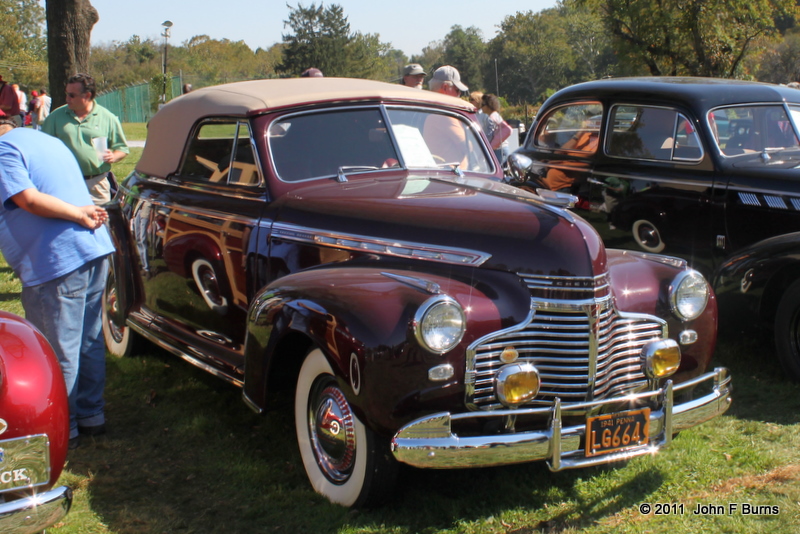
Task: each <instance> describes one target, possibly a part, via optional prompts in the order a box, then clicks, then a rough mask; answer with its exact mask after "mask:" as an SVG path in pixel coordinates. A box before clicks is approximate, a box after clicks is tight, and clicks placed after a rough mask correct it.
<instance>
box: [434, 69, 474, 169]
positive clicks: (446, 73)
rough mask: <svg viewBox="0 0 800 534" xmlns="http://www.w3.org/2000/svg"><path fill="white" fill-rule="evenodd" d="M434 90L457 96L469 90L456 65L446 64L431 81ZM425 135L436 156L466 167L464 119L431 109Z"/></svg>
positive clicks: (443, 160)
mask: <svg viewBox="0 0 800 534" xmlns="http://www.w3.org/2000/svg"><path fill="white" fill-rule="evenodd" d="M428 87H429V88H430V90H431V91H435V92H437V93H442V94H443V95H448V96H452V97H455V98H458V97H459V95H460V94H461V91H468V90H469V89H468V88H467V86H466V85H464V84H463V83H461V75H460V74H459V73H458V70H456V68H455V67H451V66H450V65H445V66H444V67H439V68H438V69H436V70H435V71H434V73H433V77H432V78H431V79H430V81H428ZM423 137H424V138H425V141H426V142H427V143H428V148H430V150H431V154H433V156H434V158H437V159H438V160H439V161H441V162H443V163H447V164H450V165H457V166H459V167H461V168H462V169H466V168H467V164H468V162H467V156H466V151H465V150H464V146H465V144H466V142H467V134H466V132H465V131H464V124H463V123H462V121H460V120H458V119H456V118H455V117H451V116H448V115H440V114H438V113H431V114H430V115H429V116H428V118H427V119H425V125H424V127H423Z"/></svg>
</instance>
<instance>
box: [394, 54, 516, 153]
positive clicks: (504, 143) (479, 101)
mask: <svg viewBox="0 0 800 534" xmlns="http://www.w3.org/2000/svg"><path fill="white" fill-rule="evenodd" d="M425 76H427V73H426V72H425V69H423V68H422V65H420V64H418V63H410V64H408V65H406V66H405V67H404V68H403V76H402V78H401V79H400V84H401V85H405V86H408V87H413V88H414V89H422V88H423V83H424V81H425ZM428 88H429V89H430V90H431V91H435V92H437V93H442V94H445V95H449V96H454V97H460V96H461V95H462V94H463V93H466V92H467V91H469V87H467V86H466V85H464V83H462V81H461V74H460V73H459V72H458V69H456V68H455V67H453V66H451V65H444V66H442V67H439V68H438V69H436V70H435V71H434V73H433V75H432V76H431V79H430V80H429V81H428ZM469 101H470V103H471V104H472V105H473V106H475V109H476V110H477V116H478V124H479V125H480V127H481V129H482V130H483V133H484V134H485V135H486V138H487V139H488V140H489V143H490V144H491V145H492V149H493V150H494V153H495V156H497V159H498V160H499V161H500V163H501V164H504V163H505V161H506V159H507V158H508V152H509V149H508V138H509V136H510V135H511V132H512V129H511V127H510V126H509V125H508V123H506V121H505V120H503V117H502V116H501V115H500V109H501V106H500V99H499V98H498V97H497V95H493V94H491V93H487V94H483V93H481V92H479V91H473V92H472V93H470V94H469Z"/></svg>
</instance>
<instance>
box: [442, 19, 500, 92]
mask: <svg viewBox="0 0 800 534" xmlns="http://www.w3.org/2000/svg"><path fill="white" fill-rule="evenodd" d="M443 60H444V63H443V64H447V65H452V66H454V67H455V68H457V69H458V73H459V74H460V75H461V81H462V82H464V84H465V85H467V86H468V87H475V88H476V89H477V88H479V87H482V86H483V85H484V75H483V73H484V65H485V64H486V43H484V42H483V36H482V33H481V31H480V30H479V29H478V28H476V27H475V26H470V27H469V28H467V29H466V30H465V29H464V28H462V27H461V26H459V25H458V24H456V25H455V26H453V27H452V28H450V33H448V34H447V35H446V36H445V38H444V58H443ZM491 78H492V79H494V76H492V77H491Z"/></svg>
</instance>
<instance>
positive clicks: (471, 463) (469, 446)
mask: <svg viewBox="0 0 800 534" xmlns="http://www.w3.org/2000/svg"><path fill="white" fill-rule="evenodd" d="M701 384H704V385H708V386H711V391H710V392H709V393H707V394H705V395H703V396H701V397H699V398H697V399H694V400H691V401H687V402H684V403H681V404H675V403H674V397H675V396H676V395H677V394H678V393H680V392H682V391H684V390H688V389H689V388H692V387H694V386H697V385H701ZM731 392H732V386H731V379H730V376H729V374H728V370H727V369H725V368H722V367H720V368H717V369H715V370H714V371H712V372H709V373H705V374H703V375H701V376H699V377H697V378H695V379H692V380H689V381H687V382H683V383H681V384H678V385H673V383H672V381H671V380H668V381H667V382H666V384H665V385H664V386H663V387H662V388H659V389H657V390H654V391H647V392H643V393H635V394H631V395H626V396H624V397H617V398H612V399H604V400H600V401H593V402H579V403H562V402H561V400H560V399H557V400H556V402H555V403H554V404H553V406H550V407H546V408H523V409H516V410H498V411H494V412H468V413H461V414H451V413H447V412H444V413H437V414H432V415H430V416H427V417H422V418H420V419H417V420H416V421H412V422H411V423H408V424H407V425H405V426H404V427H403V428H401V429H400V430H399V431H398V432H397V433H396V434H395V435H394V437H393V438H392V442H391V449H392V453H393V454H394V456H395V458H396V459H397V460H398V461H401V462H403V463H407V464H409V465H413V466H415V467H424V468H438V469H450V468H462V467H488V466H496V465H508V464H515V463H522V462H531V461H535V460H546V461H547V464H548V467H549V468H550V469H551V470H552V471H560V470H562V469H574V468H579V467H588V466H592V465H600V464H606V463H610V462H615V461H620V460H627V459H630V458H635V457H637V456H643V455H646V454H654V453H656V452H658V451H659V450H660V449H662V448H664V447H666V446H668V445H669V443H670V441H671V440H672V435H673V434H674V433H675V432H678V431H680V430H684V429H688V428H692V427H694V426H697V425H699V424H701V423H704V422H706V421H708V420H710V419H713V418H715V417H717V416H719V415H722V414H723V413H725V411H726V410H727V409H728V407H729V406H730V403H731V401H732V398H731ZM639 401H644V402H655V403H656V404H657V407H656V408H655V409H651V412H650V434H649V436H650V443H648V444H647V445H644V446H637V447H632V448H630V449H625V450H622V451H618V452H614V453H610V454H606V455H603V456H597V457H590V458H586V457H585V453H584V450H583V448H582V445H581V444H582V441H583V437H584V434H585V430H586V428H585V425H576V426H569V427H563V426H562V420H561V413H562V412H572V413H574V412H576V411H587V410H590V409H592V408H597V407H602V406H609V405H614V404H619V403H621V402H627V403H634V402H639ZM510 416H516V417H517V419H520V418H522V417H525V416H539V417H541V418H542V419H543V420H547V421H549V423H548V424H547V425H546V427H545V428H543V429H542V430H533V431H517V432H514V431H513V429H512V430H511V431H510V432H509V433H506V434H490V435H486V436H482V435H481V436H465V437H461V436H459V435H458V434H456V433H454V432H453V430H452V425H453V423H455V422H458V423H460V422H467V423H472V424H480V423H481V422H489V421H490V420H492V419H494V420H501V419H503V418H505V419H507V418H508V417H510Z"/></svg>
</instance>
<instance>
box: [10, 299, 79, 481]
mask: <svg viewBox="0 0 800 534" xmlns="http://www.w3.org/2000/svg"><path fill="white" fill-rule="evenodd" d="M0 376H1V377H2V383H1V384H0V417H1V418H2V420H3V421H4V422H5V424H6V425H7V427H6V428H5V430H4V431H3V432H2V433H0V440H5V439H10V438H18V437H24V436H30V435H35V434H46V435H47V436H48V438H49V440H50V486H52V485H53V484H55V482H56V480H58V477H59V476H60V475H61V471H62V469H63V467H64V460H65V459H66V456H67V448H68V444H69V404H68V401H67V389H66V385H65V383H64V377H63V374H62V373H61V367H60V366H59V364H58V358H57V357H56V355H55V352H53V349H52V347H51V346H50V343H48V341H47V340H46V339H45V338H44V336H43V335H42V334H41V333H40V332H39V331H38V330H37V329H36V328H34V327H33V325H31V324H30V323H29V322H28V321H26V320H24V319H22V318H21V317H18V316H16V315H13V314H11V313H7V312H3V311H0ZM3 426H5V425H3Z"/></svg>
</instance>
